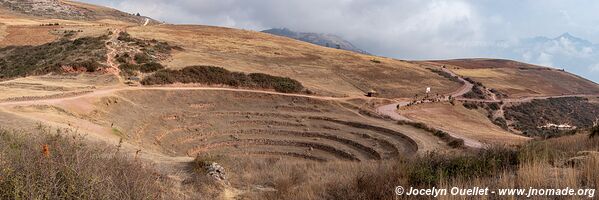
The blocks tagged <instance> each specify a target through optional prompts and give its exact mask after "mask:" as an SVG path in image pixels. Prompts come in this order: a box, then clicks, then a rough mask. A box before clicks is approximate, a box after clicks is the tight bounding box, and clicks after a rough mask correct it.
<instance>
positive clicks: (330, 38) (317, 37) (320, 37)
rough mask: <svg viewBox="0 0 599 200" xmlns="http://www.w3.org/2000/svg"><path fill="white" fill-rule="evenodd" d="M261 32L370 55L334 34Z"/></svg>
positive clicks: (285, 31)
mask: <svg viewBox="0 0 599 200" xmlns="http://www.w3.org/2000/svg"><path fill="white" fill-rule="evenodd" d="M261 32H263V33H269V34H273V35H278V36H283V37H288V38H292V39H296V40H300V41H304V42H308V43H312V44H316V45H320V46H323V47H329V48H336V49H343V50H348V51H353V52H356V53H361V54H366V55H371V54H370V53H368V52H367V51H364V50H362V49H360V48H358V47H356V46H355V45H354V44H352V43H351V42H349V41H347V40H345V39H343V38H341V37H340V36H337V35H334V34H325V33H311V32H296V31H292V30H290V29H288V28H272V29H267V30H263V31H261Z"/></svg>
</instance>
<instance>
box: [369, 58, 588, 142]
mask: <svg viewBox="0 0 599 200" xmlns="http://www.w3.org/2000/svg"><path fill="white" fill-rule="evenodd" d="M441 70H443V71H444V72H446V73H448V74H450V75H451V76H454V77H457V78H458V79H459V80H460V81H461V82H462V83H463V85H462V87H460V88H459V89H458V90H456V91H455V92H453V93H451V94H449V95H451V96H452V97H454V98H455V99H456V100H460V101H468V102H482V103H499V102H504V103H524V102H530V101H532V100H535V99H549V98H562V97H595V96H599V94H597V95H589V94H579V95H558V96H537V97H525V98H518V99H501V100H499V99H497V98H496V97H495V96H494V97H493V99H468V98H464V97H462V96H463V95H464V94H466V93H468V92H470V91H472V89H473V87H474V85H473V84H472V83H470V82H468V81H466V80H465V79H464V78H463V77H461V76H458V75H457V74H455V73H453V72H452V71H451V70H449V69H447V68H441ZM442 101H449V98H445V99H443V100H442ZM409 103H410V102H409V101H400V102H397V103H393V104H388V105H383V106H380V107H378V108H377V109H376V111H377V112H378V113H379V114H382V115H385V116H388V117H390V118H391V119H394V120H399V121H401V120H405V121H413V120H411V119H409V118H407V117H405V116H403V115H401V114H399V113H398V112H397V110H398V108H401V107H405V106H407V105H408V104H409ZM500 112H502V113H503V112H504V111H503V105H502V106H501V110H500ZM441 130H442V131H445V132H447V133H448V134H449V135H451V136H452V137H455V138H459V139H463V140H464V145H466V146H468V147H472V148H483V147H484V146H485V145H484V144H483V143H481V142H479V141H477V140H474V139H471V138H467V137H464V136H461V135H459V134H455V133H452V132H451V131H449V130H445V129H441Z"/></svg>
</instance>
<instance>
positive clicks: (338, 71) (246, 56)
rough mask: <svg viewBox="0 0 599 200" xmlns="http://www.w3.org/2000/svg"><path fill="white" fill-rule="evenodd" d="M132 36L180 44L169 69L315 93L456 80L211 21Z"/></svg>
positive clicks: (411, 91) (385, 93) (421, 87)
mask: <svg viewBox="0 0 599 200" xmlns="http://www.w3.org/2000/svg"><path fill="white" fill-rule="evenodd" d="M127 31H128V32H129V33H130V34H131V35H132V36H134V37H140V38H144V39H158V40H162V41H167V42H169V43H172V44H175V45H177V46H181V47H183V49H185V50H184V51H181V52H178V53H176V54H174V55H173V57H172V59H170V60H169V61H167V62H164V63H163V64H165V65H167V66H169V67H170V68H182V67H186V66H190V65H214V66H220V67H224V68H226V69H228V70H231V71H240V72H248V73H252V72H260V73H266V74H271V75H276V76H287V77H291V78H293V79H296V80H298V81H300V82H301V83H302V84H304V85H305V86H306V87H307V88H308V89H310V90H313V91H314V92H317V93H319V94H325V95H334V96H360V95H363V94H364V93H365V92H367V91H369V90H371V89H374V90H376V91H378V92H379V93H380V94H381V96H382V97H390V98H397V97H412V96H414V95H415V94H422V93H424V91H425V88H426V87H432V89H433V91H434V92H436V93H440V94H446V93H450V92H452V91H454V90H456V89H457V88H458V87H459V86H460V85H459V83H455V82H452V81H450V80H448V79H445V78H443V77H441V76H439V75H437V74H435V73H432V72H431V71H429V70H426V69H424V68H421V67H419V66H418V65H414V64H411V63H408V62H403V61H399V60H395V59H388V58H381V57H376V56H368V55H362V54H357V53H353V52H349V51H342V50H337V49H330V48H324V47H320V46H317V45H312V44H309V43H305V42H300V41H296V40H292V39H288V38H284V37H278V36H273V35H270V34H265V33H259V32H254V31H245V30H237V29H229V28H220V27H210V26H181V25H160V26H145V27H142V26H138V27H132V28H128V29H127Z"/></svg>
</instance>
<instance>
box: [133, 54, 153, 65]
mask: <svg viewBox="0 0 599 200" xmlns="http://www.w3.org/2000/svg"><path fill="white" fill-rule="evenodd" d="M133 60H135V63H137V64H143V63H148V62H151V61H152V58H150V56H148V55H147V54H145V53H138V54H135V56H134V57H133Z"/></svg>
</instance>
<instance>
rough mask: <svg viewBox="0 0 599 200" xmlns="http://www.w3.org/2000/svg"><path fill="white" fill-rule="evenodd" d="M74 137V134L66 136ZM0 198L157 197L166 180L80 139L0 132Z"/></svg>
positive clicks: (43, 131)
mask: <svg viewBox="0 0 599 200" xmlns="http://www.w3.org/2000/svg"><path fill="white" fill-rule="evenodd" d="M69 134H73V133H69ZM0 158H2V160H1V162H0V169H2V170H0V177H2V178H0V199H160V198H165V196H163V195H165V192H164V190H165V188H168V187H169V186H167V184H166V183H165V181H164V180H165V177H162V176H160V175H158V173H157V172H156V171H155V170H154V169H152V168H151V167H148V166H147V165H145V164H144V163H142V162H140V161H136V160H133V159H131V158H129V157H127V156H124V155H123V154H121V153H119V152H118V149H110V148H106V147H101V146H95V145H89V144H87V143H85V141H84V139H83V138H81V137H78V136H74V137H72V136H69V137H67V136H63V135H61V134H50V131H49V130H46V129H45V128H40V129H39V133H38V135H35V136H32V135H31V134H28V133H23V132H14V131H6V130H0Z"/></svg>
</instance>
